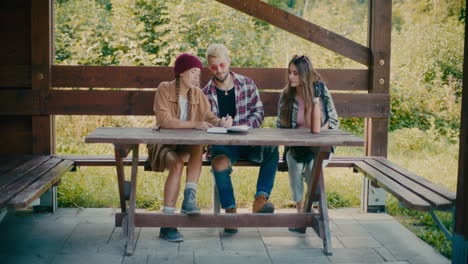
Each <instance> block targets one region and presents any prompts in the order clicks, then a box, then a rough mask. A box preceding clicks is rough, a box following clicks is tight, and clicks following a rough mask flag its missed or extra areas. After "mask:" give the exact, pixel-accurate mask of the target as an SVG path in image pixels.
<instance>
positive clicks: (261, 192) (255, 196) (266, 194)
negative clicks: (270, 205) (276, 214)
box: [254, 191, 270, 199]
mask: <svg viewBox="0 0 468 264" xmlns="http://www.w3.org/2000/svg"><path fill="white" fill-rule="evenodd" d="M262 194H263V195H265V196H266V198H267V199H268V198H269V197H270V195H269V194H268V193H266V192H264V191H260V192H257V193H256V194H255V195H254V198H257V196H259V195H262Z"/></svg>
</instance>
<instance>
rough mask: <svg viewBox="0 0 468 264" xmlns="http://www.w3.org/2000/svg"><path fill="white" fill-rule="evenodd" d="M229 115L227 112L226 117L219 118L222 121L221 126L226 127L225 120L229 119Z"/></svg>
mask: <svg viewBox="0 0 468 264" xmlns="http://www.w3.org/2000/svg"><path fill="white" fill-rule="evenodd" d="M229 117H230V116H229V114H227V115H226V117H223V118H221V120H222V121H223V127H226V122H227V121H228V120H229Z"/></svg>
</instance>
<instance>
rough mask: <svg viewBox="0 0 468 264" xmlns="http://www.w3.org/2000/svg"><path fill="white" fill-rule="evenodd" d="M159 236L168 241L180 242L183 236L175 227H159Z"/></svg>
mask: <svg viewBox="0 0 468 264" xmlns="http://www.w3.org/2000/svg"><path fill="white" fill-rule="evenodd" d="M159 236H160V237H161V238H163V239H166V240H167V241H169V242H182V241H184V236H183V235H182V234H181V233H180V232H179V230H177V228H175V227H161V229H160V230H159Z"/></svg>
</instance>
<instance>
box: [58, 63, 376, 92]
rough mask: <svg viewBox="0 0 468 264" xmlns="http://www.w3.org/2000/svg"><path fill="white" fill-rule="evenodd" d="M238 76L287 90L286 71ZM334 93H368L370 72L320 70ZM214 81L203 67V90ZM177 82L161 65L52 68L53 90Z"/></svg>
mask: <svg viewBox="0 0 468 264" xmlns="http://www.w3.org/2000/svg"><path fill="white" fill-rule="evenodd" d="M231 70H232V71H233V72H235V73H238V74H241V75H244V76H247V77H249V78H251V79H252V80H254V82H255V84H256V85H257V87H258V88H259V89H283V88H284V86H285V84H286V79H287V69H286V68H239V67H231ZM317 70H318V72H319V73H320V75H321V76H322V77H323V79H324V82H325V83H326V84H327V87H328V89H330V90H352V91H368V90H369V84H368V79H369V75H368V71H367V70H360V69H317ZM210 78H211V74H210V73H209V71H208V69H207V68H203V71H202V76H201V87H203V86H204V85H205V84H206V83H207V82H208V81H209V80H210ZM173 79H174V68H173V67H161V66H79V65H71V66H65V65H54V66H52V86H53V87H75V88H77V87H94V88H157V87H158V85H159V84H160V83H161V82H165V81H170V80H173Z"/></svg>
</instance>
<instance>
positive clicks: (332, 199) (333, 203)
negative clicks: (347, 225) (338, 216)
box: [327, 192, 351, 209]
mask: <svg viewBox="0 0 468 264" xmlns="http://www.w3.org/2000/svg"><path fill="white" fill-rule="evenodd" d="M327 201H328V208H332V209H336V208H342V207H349V206H350V205H351V201H349V200H347V199H345V198H344V197H343V196H342V195H341V194H339V193H337V192H327Z"/></svg>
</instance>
